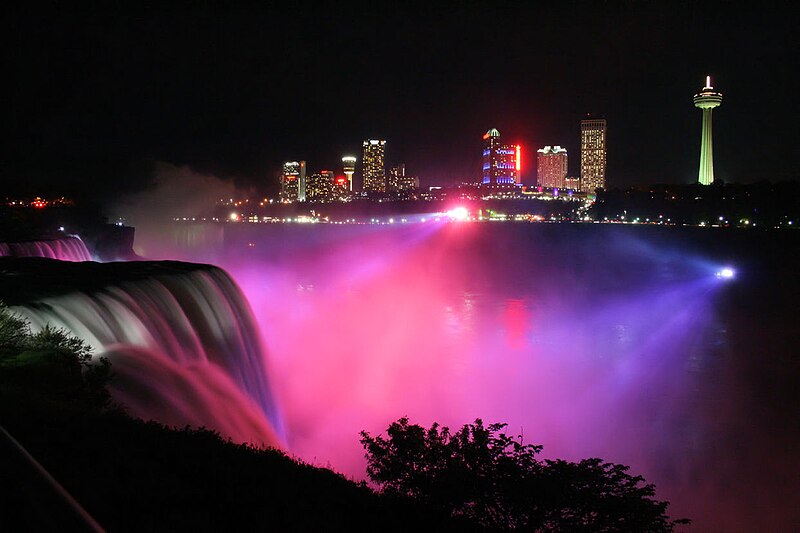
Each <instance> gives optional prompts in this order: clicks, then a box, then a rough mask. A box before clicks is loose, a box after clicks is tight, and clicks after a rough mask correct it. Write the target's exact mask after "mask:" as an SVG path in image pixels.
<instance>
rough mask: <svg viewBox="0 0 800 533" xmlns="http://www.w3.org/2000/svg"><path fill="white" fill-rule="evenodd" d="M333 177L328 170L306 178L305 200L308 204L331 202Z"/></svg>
mask: <svg viewBox="0 0 800 533" xmlns="http://www.w3.org/2000/svg"><path fill="white" fill-rule="evenodd" d="M333 185H334V175H333V172H332V171H330V170H321V171H319V172H315V173H314V174H312V175H310V176H309V177H308V181H307V183H306V200H308V201H309V202H330V201H332V200H333Z"/></svg>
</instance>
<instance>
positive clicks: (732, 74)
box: [2, 1, 800, 198]
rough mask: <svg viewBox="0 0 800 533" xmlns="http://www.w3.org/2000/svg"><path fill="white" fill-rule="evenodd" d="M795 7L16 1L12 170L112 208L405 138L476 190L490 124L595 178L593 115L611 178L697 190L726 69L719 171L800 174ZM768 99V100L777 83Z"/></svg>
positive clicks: (420, 166)
mask: <svg viewBox="0 0 800 533" xmlns="http://www.w3.org/2000/svg"><path fill="white" fill-rule="evenodd" d="M789 13H790V10H789V4H788V3H781V2H776V3H767V4H766V5H765V4H759V5H758V6H751V7H748V8H746V9H739V8H734V7H733V4H730V3H715V2H703V3H699V2H688V1H684V2H677V3H669V4H662V3H656V2H650V3H644V2H608V3H601V4H600V3H586V2H567V3H564V4H559V5H557V6H553V5H547V6H544V7H541V6H530V5H527V4H515V3H509V4H502V5H493V6H481V5H468V6H464V5H461V4H458V3H454V2H447V3H444V4H440V5H436V6H426V7H425V8H424V9H413V7H402V8H398V7H391V8H390V7H387V6H382V7H375V6H369V7H363V8H361V9H358V10H351V11H348V9H347V8H345V7H341V6H340V7H339V8H338V9H333V8H327V9H319V8H311V7H310V6H309V5H302V4H301V5H299V6H292V7H289V6H281V7H266V6H255V7H254V6H248V7H246V8H244V7H223V6H217V5H212V4H205V5H202V6H199V7H195V8H193V9H191V10H190V9H188V8H186V7H179V6H176V5H172V6H168V7H164V8H161V9H158V10H155V9H148V8H146V7H125V8H120V7H117V8H110V7H103V8H93V9H88V8H84V9H80V8H74V7H62V6H59V5H50V6H49V7H46V8H43V9H42V8H28V7H25V6H17V7H16V8H15V9H13V10H12V11H11V12H10V13H9V16H8V17H7V18H6V23H5V26H6V27H5V28H4V34H5V36H6V39H8V40H9V44H8V45H7V46H6V47H5V48H6V56H7V57H6V59H7V64H8V65H9V72H10V76H9V77H8V78H7V79H8V80H9V82H8V83H7V87H6V90H7V91H8V92H9V95H8V96H7V98H6V111H7V113H6V115H7V119H6V120H5V121H4V128H5V134H6V135H5V137H6V138H7V139H11V142H7V143H6V144H5V145H4V148H3V150H4V158H3V159H4V165H3V170H2V177H3V180H4V182H5V183H6V187H7V188H8V190H10V191H19V192H27V193H30V194H42V193H48V192H50V191H52V192H53V193H59V194H73V195H77V196H87V195H93V196H96V197H98V198H105V197H113V196H116V195H119V194H122V193H126V192H133V191H138V190H141V189H143V188H144V187H145V186H146V185H147V184H148V183H149V182H150V181H151V180H152V178H153V174H154V172H155V168H156V163H157V162H165V163H169V164H171V165H177V166H188V167H190V168H191V169H192V170H193V171H195V172H198V173H200V174H213V175H215V176H218V177H220V178H222V179H225V180H234V181H235V183H236V184H237V186H239V187H244V188H255V189H256V190H258V191H264V192H269V191H275V189H276V186H277V182H276V176H277V173H278V172H279V169H280V165H281V163H282V162H283V161H287V160H294V159H297V160H300V159H303V160H306V161H307V162H308V165H309V170H310V171H315V170H320V169H323V168H330V167H333V168H335V169H337V170H339V165H340V161H341V157H342V156H343V155H355V156H356V157H358V159H359V161H360V160H361V142H362V141H363V140H364V139H367V138H381V139H385V140H386V141H387V166H388V165H393V164H397V163H401V162H403V163H405V164H406V169H407V172H408V173H410V174H413V175H418V176H420V178H421V185H422V186H423V187H425V186H428V185H432V184H451V183H457V182H460V181H465V180H471V179H474V178H476V177H477V175H478V169H479V165H480V151H481V135H482V134H483V133H484V132H485V131H486V130H488V129H489V128H492V127H495V128H497V129H499V130H500V132H501V134H502V138H503V139H504V140H506V141H508V142H511V143H514V144H517V143H519V144H521V145H522V146H523V149H524V152H523V180H524V182H526V183H531V182H532V181H533V180H534V179H535V164H534V161H535V151H536V149H538V148H541V147H543V146H544V145H561V146H563V147H565V148H567V150H568V153H569V158H570V162H569V168H570V175H576V174H577V173H578V166H579V121H580V119H581V118H582V117H583V116H584V115H585V114H587V113H593V114H599V115H603V116H605V117H606V119H607V120H608V143H609V148H608V149H609V156H608V159H609V160H608V185H609V187H610V188H614V187H622V188H624V187H629V186H634V185H644V184H650V183H692V182H694V181H695V180H696V179H697V166H698V159H699V139H700V112H699V110H697V109H695V108H694V107H693V105H692V95H693V94H694V93H695V92H697V91H698V90H699V89H700V88H701V87H702V85H703V83H704V81H705V76H706V75H707V74H710V75H711V76H712V80H713V84H714V87H715V88H716V89H718V90H719V91H721V92H722V93H723V95H724V100H723V103H722V106H721V107H720V108H719V109H717V110H715V111H714V157H715V174H716V176H717V177H718V178H720V179H722V180H724V181H726V182H742V183H750V182H755V181H759V180H762V179H770V180H773V181H781V180H790V179H796V178H797V177H798V175H797V171H796V170H795V166H794V164H793V160H794V156H795V155H796V154H797V148H796V147H797V146H798V145H799V144H800V138H798V137H799V136H798V132H797V130H796V128H793V126H792V120H791V119H792V118H793V117H792V116H791V112H790V110H791V109H793V108H795V106H794V104H793V102H791V100H790V98H791V97H792V96H793V94H794V93H795V92H796V89H797V87H798V83H797V82H798V75H797V71H796V69H795V65H796V64H797V57H796V56H797V52H796V46H795V41H794V38H793V37H792V35H791V31H792V27H793V23H792V20H793V19H792V17H790V16H789ZM765 89H766V90H765Z"/></svg>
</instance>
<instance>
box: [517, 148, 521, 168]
mask: <svg viewBox="0 0 800 533" xmlns="http://www.w3.org/2000/svg"><path fill="white" fill-rule="evenodd" d="M521 168H522V150H521V149H520V146H519V145H517V172H519V171H520V169H521Z"/></svg>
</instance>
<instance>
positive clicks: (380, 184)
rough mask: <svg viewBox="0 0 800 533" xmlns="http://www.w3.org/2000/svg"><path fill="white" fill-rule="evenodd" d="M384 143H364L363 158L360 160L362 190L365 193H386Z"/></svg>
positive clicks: (369, 141) (373, 141) (372, 141)
mask: <svg viewBox="0 0 800 533" xmlns="http://www.w3.org/2000/svg"><path fill="white" fill-rule="evenodd" d="M385 146H386V141H377V140H367V141H364V157H363V159H362V169H361V172H362V175H363V190H364V192H366V193H373V194H375V193H381V194H382V193H385V192H386V169H385V165H386V163H385Z"/></svg>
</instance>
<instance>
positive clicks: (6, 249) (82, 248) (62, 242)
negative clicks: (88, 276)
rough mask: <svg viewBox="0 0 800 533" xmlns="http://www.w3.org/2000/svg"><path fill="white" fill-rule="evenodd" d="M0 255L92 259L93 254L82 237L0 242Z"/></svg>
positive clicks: (70, 259) (73, 259)
mask: <svg viewBox="0 0 800 533" xmlns="http://www.w3.org/2000/svg"><path fill="white" fill-rule="evenodd" d="M0 257H47V258H49V259H60V260H61V261H91V260H92V254H91V253H89V250H88V249H87V248H86V245H85V244H84V243H83V241H82V240H81V238H80V237H78V236H77V235H67V236H65V237H62V238H60V239H52V240H42V241H23V242H3V243H0Z"/></svg>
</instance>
